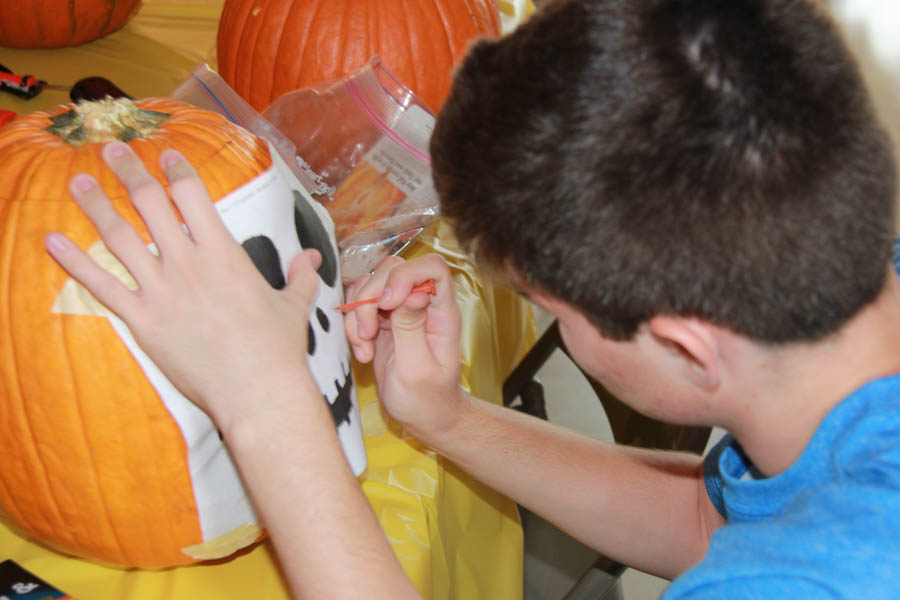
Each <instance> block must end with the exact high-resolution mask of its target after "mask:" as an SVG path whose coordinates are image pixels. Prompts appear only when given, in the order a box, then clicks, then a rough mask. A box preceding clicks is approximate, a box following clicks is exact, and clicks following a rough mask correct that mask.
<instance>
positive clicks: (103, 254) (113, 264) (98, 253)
mask: <svg viewBox="0 0 900 600" xmlns="http://www.w3.org/2000/svg"><path fill="white" fill-rule="evenodd" d="M87 254H88V256H90V257H91V258H92V259H94V262H96V263H97V264H98V265H100V266H101V267H103V268H104V269H106V270H107V271H109V272H110V273H112V274H113V275H115V277H116V279H118V280H119V281H121V282H122V284H123V285H125V287H127V288H128V289H129V290H136V289H137V288H138V285H137V282H136V281H135V280H134V277H132V276H131V273H129V272H128V270H127V269H126V268H125V266H124V265H123V264H122V263H120V262H119V260H118V259H117V258H116V257H115V256H113V254H112V252H110V251H109V248H107V247H106V244H104V243H103V242H102V241H100V242H96V243H95V244H94V245H93V246H91V247H90V248H88V251H87ZM50 312H52V313H56V314H64V315H88V316H95V317H109V316H112V314H113V313H112V311H111V310H109V309H108V308H106V307H105V306H104V305H103V304H101V303H100V301H99V300H97V299H96V298H95V297H94V295H93V294H91V293H90V292H89V291H87V288H85V287H84V286H83V285H81V284H80V283H78V282H77V281H75V280H74V279H69V280H67V281H66V283H65V285H63V288H62V291H60V293H59V295H58V296H57V297H56V302H54V303H53V307H52V308H51V309H50Z"/></svg>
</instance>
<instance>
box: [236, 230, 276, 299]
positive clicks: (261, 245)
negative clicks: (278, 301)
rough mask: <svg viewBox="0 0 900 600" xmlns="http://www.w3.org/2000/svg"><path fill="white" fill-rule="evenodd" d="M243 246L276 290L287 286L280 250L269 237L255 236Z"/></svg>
mask: <svg viewBox="0 0 900 600" xmlns="http://www.w3.org/2000/svg"><path fill="white" fill-rule="evenodd" d="M241 246H243V247H244V250H245V251H246V252H247V254H248V255H249V256H250V260H252V261H253V264H254V265H256V268H257V269H259V272H260V273H262V276H263V277H265V278H266V281H268V282H269V285H271V286H272V287H273V288H275V289H276V290H280V289H282V288H284V286H285V280H284V273H282V272H281V258H280V257H279V256H278V248H276V247H275V244H274V243H273V242H272V240H270V239H269V238H268V237H266V236H264V235H257V236H254V237H252V238H250V239H248V240H246V241H244V243H243V244H241Z"/></svg>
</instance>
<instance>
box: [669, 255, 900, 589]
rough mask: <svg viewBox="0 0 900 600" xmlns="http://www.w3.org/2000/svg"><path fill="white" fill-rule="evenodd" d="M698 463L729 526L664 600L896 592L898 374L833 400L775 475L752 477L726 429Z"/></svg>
mask: <svg viewBox="0 0 900 600" xmlns="http://www.w3.org/2000/svg"><path fill="white" fill-rule="evenodd" d="M898 250H900V243H898ZM895 256H896V258H895V261H894V268H895V269H897V270H898V271H900V253H898V254H897V255H895ZM898 335H900V332H898ZM704 470H705V476H706V487H707V491H708V492H709V495H710V498H711V499H712V501H713V504H715V506H716V508H717V509H718V510H719V512H720V513H722V515H723V516H725V518H726V520H727V524H726V525H724V526H722V527H720V528H719V529H718V530H716V531H715V533H713V536H712V539H711V540H710V545H709V549H708V551H707V553H706V557H705V558H704V559H703V560H702V561H701V562H700V563H699V564H698V565H697V566H695V567H694V568H692V569H690V570H689V571H687V572H685V573H684V574H683V575H682V576H680V577H678V578H677V579H676V580H675V581H673V582H672V585H671V586H669V588H668V589H667V590H666V592H665V593H664V594H663V596H662V598H663V600H674V599H676V598H678V599H692V598H694V599H701V598H703V599H707V598H708V599H712V598H729V599H731V598H735V599H747V600H749V599H756V598H759V599H765V600H770V599H771V598H790V599H791V600H795V599H802V598H816V599H819V598H847V599H854V600H856V599H864V600H880V599H885V600H887V599H891V600H897V599H900V374H898V375H894V376H892V377H885V378H883V379H878V380H875V381H872V382H869V383H867V384H866V385H864V386H863V387H861V388H860V389H858V390H856V391H855V392H854V393H853V394H851V395H850V396H848V397H847V398H845V399H844V400H843V401H842V402H841V403H840V404H839V405H837V406H836V407H834V408H833V409H832V410H831V411H830V412H829V413H828V415H827V416H826V417H825V419H824V420H823V421H822V424H821V425H820V426H819V428H818V429H817V430H816V433H815V434H814V435H813V438H812V439H811V440H810V442H809V445H808V446H807V447H806V449H805V450H804V451H803V454H801V455H800V457H799V458H798V459H797V461H796V462H795V463H794V464H793V465H792V466H791V467H790V468H789V469H788V470H787V471H785V472H783V473H781V474H779V475H777V476H775V477H770V478H757V477H754V471H755V469H754V466H753V464H752V463H751V462H750V461H749V459H748V458H747V457H746V455H744V454H743V452H742V450H741V447H740V446H739V445H738V444H737V442H736V441H735V440H734V438H732V437H731V436H730V435H729V436H725V437H724V438H723V439H722V441H721V442H719V444H718V445H716V447H715V448H713V449H712V450H711V451H710V452H709V454H708V455H707V457H706V461H705V466H704Z"/></svg>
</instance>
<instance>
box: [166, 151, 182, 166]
mask: <svg viewBox="0 0 900 600" xmlns="http://www.w3.org/2000/svg"><path fill="white" fill-rule="evenodd" d="M182 160H184V157H183V156H182V155H181V153H180V152H178V151H176V150H166V151H165V152H164V153H163V156H162V163H163V167H164V168H166V169H169V168H171V167H173V166H175V165H177V164H178V163H180V162H181V161H182Z"/></svg>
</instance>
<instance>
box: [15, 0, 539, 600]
mask: <svg viewBox="0 0 900 600" xmlns="http://www.w3.org/2000/svg"><path fill="white" fill-rule="evenodd" d="M221 4H222V0H182V1H180V2H178V3H174V2H164V1H157V0H145V4H144V6H143V8H142V9H141V12H140V13H139V14H138V15H137V16H136V17H135V19H134V20H133V21H132V22H131V23H130V24H129V25H127V26H126V27H125V28H124V29H123V30H121V31H119V32H117V33H114V34H112V35H110V36H108V37H106V38H104V39H101V40H97V41H95V42H91V43H90V44H85V45H82V46H78V47H74V48H65V49H58V50H18V49H11V48H3V47H0V63H3V64H4V65H6V66H8V67H10V68H12V69H13V70H14V71H15V72H17V73H20V74H32V75H35V76H36V77H38V78H39V79H43V80H46V81H48V82H51V83H55V84H72V83H74V82H75V81H77V80H78V79H80V78H82V77H87V76H92V75H102V76H104V77H107V78H109V79H110V80H112V81H113V82H114V83H115V84H116V85H118V86H119V87H120V88H122V89H123V90H125V91H126V92H128V93H129V94H131V95H132V96H134V97H137V98H140V97H146V96H160V95H167V94H169V93H171V92H172V91H173V90H174V89H175V88H176V87H177V86H178V85H179V84H180V83H181V82H183V81H184V80H185V79H186V78H187V77H188V76H189V75H190V73H191V72H192V71H193V70H194V69H195V68H196V67H197V66H198V65H199V64H200V63H203V62H210V63H211V64H214V58H215V35H216V28H217V25H218V19H219V13H220V10H221ZM67 101H68V94H67V93H66V92H61V91H51V90H45V91H44V92H43V93H41V94H40V95H39V96H37V97H35V98H33V99H31V100H21V99H19V98H15V97H13V96H10V95H7V94H0V109H5V110H13V111H15V112H17V113H19V114H24V113H27V112H32V111H35V110H45V109H47V108H50V107H52V106H55V105H56V104H60V103H64V102H67ZM431 251H437V252H439V253H441V254H442V255H443V256H444V257H445V258H446V259H447V261H448V262H449V263H450V265H451V267H452V269H453V272H454V275H455V284H456V292H457V298H458V300H459V303H460V306H461V307H462V310H463V316H464V326H463V327H464V330H463V344H462V359H463V385H464V386H465V387H466V388H467V389H469V390H470V391H472V392H473V393H474V394H475V395H477V396H479V397H481V398H483V399H485V400H487V401H490V402H495V403H499V402H500V393H501V391H500V387H501V384H502V381H503V379H504V378H505V377H506V375H507V374H508V372H509V371H510V370H511V369H512V367H513V366H515V364H516V363H517V362H518V360H519V358H520V357H521V356H522V354H523V353H524V352H525V351H526V350H527V348H528V347H530V345H531V343H532V342H533V341H534V322H533V319H532V315H531V312H530V309H529V307H528V305H527V304H526V303H525V302H524V301H522V300H521V299H519V298H518V297H517V296H516V295H515V294H513V293H512V292H510V291H508V290H505V289H502V288H496V287H493V286H491V285H489V284H488V283H486V282H484V281H482V279H481V278H480V277H479V276H478V274H477V273H476V271H475V270H474V268H473V266H472V264H471V263H470V262H469V261H468V260H467V258H466V257H465V256H464V255H463V254H462V253H461V252H460V251H459V250H458V247H457V245H456V243H455V241H454V239H453V236H452V233H451V232H450V230H449V228H448V227H447V226H446V224H444V223H442V222H438V223H436V224H435V226H433V227H431V228H430V229H429V230H428V231H427V232H426V233H424V234H422V235H421V236H419V238H417V240H416V241H414V242H413V244H411V246H410V247H409V248H407V250H406V251H405V253H404V254H405V255H406V256H407V257H414V256H419V255H422V254H424V253H426V252H431ZM354 376H355V380H356V384H357V392H358V396H359V400H360V407H361V413H362V422H363V431H364V434H365V443H366V451H367V453H368V465H369V466H368V469H367V471H366V473H365V474H364V475H363V476H362V477H361V482H362V486H363V490H364V491H365V493H366V495H367V497H368V498H369V501H370V503H371V504H372V507H373V508H374V510H375V513H376V514H377V516H378V518H379V520H380V522H381V524H382V526H383V528H384V530H385V533H386V534H387V536H388V538H389V539H390V541H391V544H392V546H393V548H394V550H395V552H396V553H397V556H398V557H399V559H400V562H401V564H402V565H403V567H404V569H405V570H406V572H407V574H408V575H409V577H410V578H411V579H412V581H413V583H415V585H416V587H417V588H418V589H419V590H420V591H421V592H422V594H423V595H424V596H425V597H427V598H435V599H459V600H477V599H479V598H483V599H491V600H502V599H518V598H521V596H522V530H521V526H520V523H519V520H518V515H517V512H516V507H515V505H514V503H512V502H511V501H510V500H508V499H506V498H504V497H503V496H501V495H499V494H497V493H496V492H494V491H492V490H490V489H487V488H486V487H484V486H482V485H480V484H479V483H477V482H475V481H474V480H472V479H471V478H470V477H468V476H467V475H466V474H464V473H462V472H461V471H460V470H459V469H458V468H456V467H455V466H454V465H452V464H449V463H447V462H445V461H443V460H442V459H441V458H440V457H437V456H435V455H434V453H433V452H431V451H429V450H427V449H425V448H423V447H422V445H421V444H419V443H418V442H417V441H416V440H413V439H410V438H408V437H406V436H404V435H403V433H402V432H401V431H399V430H398V428H397V427H396V426H395V425H394V424H390V423H386V422H385V420H384V418H383V416H382V411H381V410H380V407H379V404H378V401H377V398H376V394H375V388H374V382H373V378H372V373H371V369H370V368H368V367H361V366H360V365H355V366H354ZM0 468H2V465H0ZM5 559H13V560H15V561H16V562H17V563H19V564H20V565H22V566H23V567H25V568H26V569H28V570H29V571H31V572H33V573H34V574H36V575H37V576H39V577H41V578H42V579H44V580H46V581H48V582H49V583H51V584H53V585H55V586H56V587H58V588H60V589H62V590H63V591H65V592H67V593H69V594H71V595H72V596H73V597H75V598H78V599H80V600H89V599H96V598H101V599H102V598H115V599H147V598H166V599H168V600H180V599H185V600H187V599H196V598H221V599H229V598H235V599H237V598H241V599H243V598H265V599H266V600H278V599H282V598H288V596H289V595H288V592H287V588H286V587H285V583H284V579H283V577H282V576H281V574H280V573H279V568H278V565H277V562H276V559H275V556H274V553H273V551H272V548H271V546H270V545H269V544H268V543H267V542H264V543H261V544H258V545H257V546H255V547H254V548H252V549H251V550H249V551H245V552H243V553H241V554H239V555H238V556H236V557H232V558H230V559H228V560H223V561H218V562H216V563H213V564H202V565H194V566H190V567H182V568H177V569H168V570H160V571H144V570H123V569H116V568H109V567H104V566H100V565H97V564H94V563H91V562H89V561H86V560H82V559H78V558H72V557H67V556H64V555H61V554H59V553H57V552H55V551H53V550H49V549H46V548H44V547H43V546H41V545H40V544H38V543H35V542H34V541H31V540H28V539H26V538H24V537H20V536H19V535H17V534H16V533H15V532H14V531H12V530H11V529H10V528H8V527H7V526H6V525H4V524H3V523H2V522H0V560H5ZM347 576H348V577H353V574H352V573H348V574H347ZM359 585H360V586H365V585H366V582H365V581H364V580H360V581H359Z"/></svg>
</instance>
